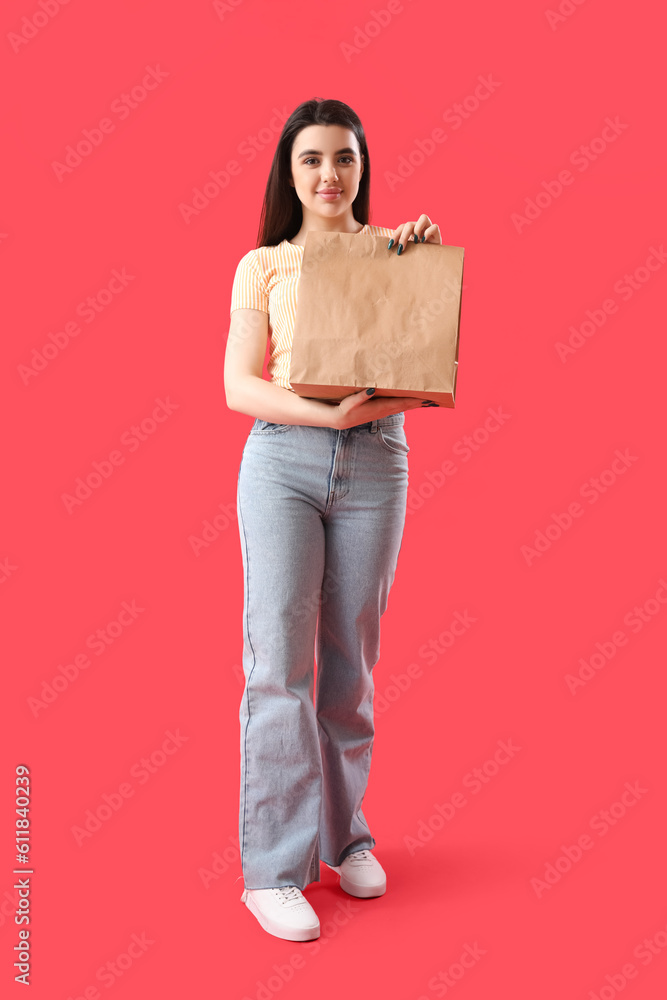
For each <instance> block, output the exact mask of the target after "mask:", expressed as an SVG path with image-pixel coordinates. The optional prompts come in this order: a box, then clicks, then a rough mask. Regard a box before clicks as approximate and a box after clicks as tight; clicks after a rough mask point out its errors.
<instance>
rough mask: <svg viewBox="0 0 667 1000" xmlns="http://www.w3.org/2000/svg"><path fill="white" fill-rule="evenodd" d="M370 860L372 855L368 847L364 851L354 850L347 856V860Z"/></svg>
mask: <svg viewBox="0 0 667 1000" xmlns="http://www.w3.org/2000/svg"><path fill="white" fill-rule="evenodd" d="M370 860H371V857H370V854H369V852H368V850H367V849H366V850H363V851H352V853H351V854H348V855H347V857H346V858H345V861H370Z"/></svg>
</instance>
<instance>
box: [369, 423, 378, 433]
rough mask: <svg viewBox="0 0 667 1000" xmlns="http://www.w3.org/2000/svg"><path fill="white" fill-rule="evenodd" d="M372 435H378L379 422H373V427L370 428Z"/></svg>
mask: <svg viewBox="0 0 667 1000" xmlns="http://www.w3.org/2000/svg"><path fill="white" fill-rule="evenodd" d="M368 429H369V431H370V432H371V434H377V429H378V422H377V420H371V426H370V427H369V428H368Z"/></svg>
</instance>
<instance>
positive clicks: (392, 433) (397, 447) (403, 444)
mask: <svg viewBox="0 0 667 1000" xmlns="http://www.w3.org/2000/svg"><path fill="white" fill-rule="evenodd" d="M378 437H379V438H380V441H381V442H382V444H383V445H384V446H385V448H386V449H387V450H388V451H391V452H393V453H394V454H395V455H407V453H408V452H409V451H410V446H409V444H408V442H407V441H406V440H405V431H404V429H403V424H397V425H396V426H395V427H391V426H389V427H382V426H381V425H380V426H379V427H378Z"/></svg>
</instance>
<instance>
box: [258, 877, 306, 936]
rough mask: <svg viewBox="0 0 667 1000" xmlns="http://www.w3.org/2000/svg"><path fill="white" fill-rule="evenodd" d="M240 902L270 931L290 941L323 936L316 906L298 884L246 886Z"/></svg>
mask: <svg viewBox="0 0 667 1000" xmlns="http://www.w3.org/2000/svg"><path fill="white" fill-rule="evenodd" d="M241 902H242V903H245V905H246V906H247V907H248V909H249V910H250V912H251V913H252V914H253V915H254V916H255V917H257V919H258V920H259V922H260V924H261V925H262V927H263V928H264V930H265V931H267V932H268V933H269V934H273V935H274V936H275V937H279V938H285V939H286V940H287V941H310V940H312V939H313V938H318V937H319V936H320V921H319V920H318V917H317V914H316V913H315V910H314V909H313V908H312V906H311V905H310V903H309V902H308V900H307V899H306V898H305V896H304V895H303V893H302V892H301V889H297V887H296V886H295V885H281V886H274V887H273V888H271V889H244V890H243V894H242V896H241Z"/></svg>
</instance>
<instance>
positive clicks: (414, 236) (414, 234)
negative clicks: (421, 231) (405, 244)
mask: <svg viewBox="0 0 667 1000" xmlns="http://www.w3.org/2000/svg"><path fill="white" fill-rule="evenodd" d="M412 238H413V240H414V241H415V243H419V237H418V236H417V234H416V233H413V234H412Z"/></svg>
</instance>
